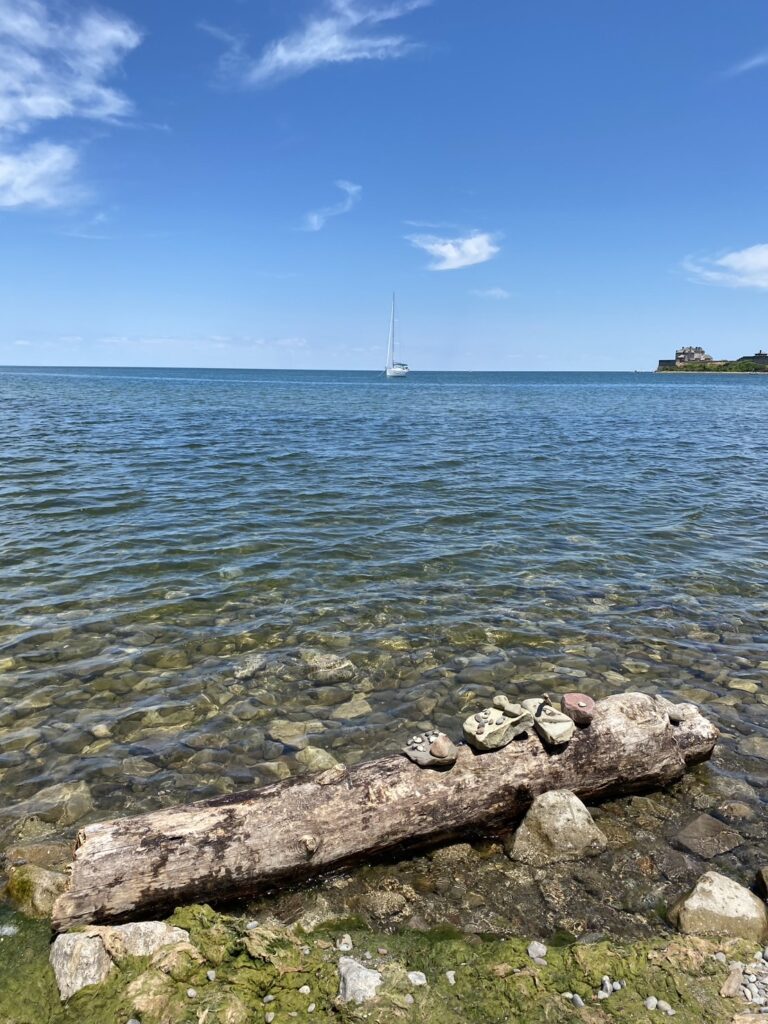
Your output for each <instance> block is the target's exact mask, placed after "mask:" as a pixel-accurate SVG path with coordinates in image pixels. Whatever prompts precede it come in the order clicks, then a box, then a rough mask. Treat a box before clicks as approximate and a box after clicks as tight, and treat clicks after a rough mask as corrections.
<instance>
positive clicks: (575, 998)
mask: <svg viewBox="0 0 768 1024" xmlns="http://www.w3.org/2000/svg"><path fill="white" fill-rule="evenodd" d="M571 1002H572V1003H573V1005H574V1006H575V1007H576V1008H577V1009H579V1010H581V1009H583V1007H584V1000H583V999H582V998H581V996H580V995H579V994H578V993H574V996H573V999H571Z"/></svg>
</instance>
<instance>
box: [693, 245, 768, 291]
mask: <svg viewBox="0 0 768 1024" xmlns="http://www.w3.org/2000/svg"><path fill="white" fill-rule="evenodd" d="M683 269H684V270H685V271H687V273H689V274H690V275H691V277H692V278H693V279H694V280H696V281H703V282H704V283H705V284H716V285H722V286H724V287H726V288H757V289H760V290H761V291H767V290H768V244H762V245H751V246H749V247H748V248H746V249H736V250H734V252H728V253H725V255H723V256H718V257H714V258H704V259H695V258H693V257H688V258H687V259H686V260H684V261H683Z"/></svg>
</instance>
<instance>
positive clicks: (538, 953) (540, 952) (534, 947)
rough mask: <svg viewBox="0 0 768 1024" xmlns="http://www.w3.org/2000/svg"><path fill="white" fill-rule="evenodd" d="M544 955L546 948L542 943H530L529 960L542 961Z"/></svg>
mask: <svg viewBox="0 0 768 1024" xmlns="http://www.w3.org/2000/svg"><path fill="white" fill-rule="evenodd" d="M546 955H547V947H546V946H545V945H544V943H543V942H532V943H531V944H530V945H529V946H528V956H529V957H530V958H531V960H536V959H537V957H538V959H540V960H543V959H544V957H545V956H546Z"/></svg>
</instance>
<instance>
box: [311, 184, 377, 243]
mask: <svg viewBox="0 0 768 1024" xmlns="http://www.w3.org/2000/svg"><path fill="white" fill-rule="evenodd" d="M334 185H335V186H336V188H340V189H341V191H342V192H343V193H344V198H343V199H342V200H340V202H338V203H334V204H333V205H332V206H323V207H321V209H319V210H313V211H312V212H311V213H308V214H307V216H306V218H305V221H304V228H305V230H306V231H319V230H320V229H321V228H322V227H323V226H324V225H325V222H326V221H327V220H328V219H329V217H338V216H339V215H340V214H342V213H349V211H350V210H351V209H352V207H353V206H356V205H357V204H358V203H359V202H360V197H361V195H362V192H363V186H362V185H355V184H354V182H351V181H345V180H344V179H343V178H340V179H339V180H338V181H335V182H334Z"/></svg>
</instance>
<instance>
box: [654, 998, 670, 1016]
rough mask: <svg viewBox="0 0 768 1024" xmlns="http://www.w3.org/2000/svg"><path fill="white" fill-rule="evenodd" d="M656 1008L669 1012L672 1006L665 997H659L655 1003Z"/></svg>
mask: <svg viewBox="0 0 768 1024" xmlns="http://www.w3.org/2000/svg"><path fill="white" fill-rule="evenodd" d="M656 1009H657V1010H661V1012H662V1013H669V1011H670V1010H671V1009H672V1007H671V1006H670V1005H669V1003H668V1002H667V1001H666V1000H665V999H660V1000H659V1001H658V1003H656Z"/></svg>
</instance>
